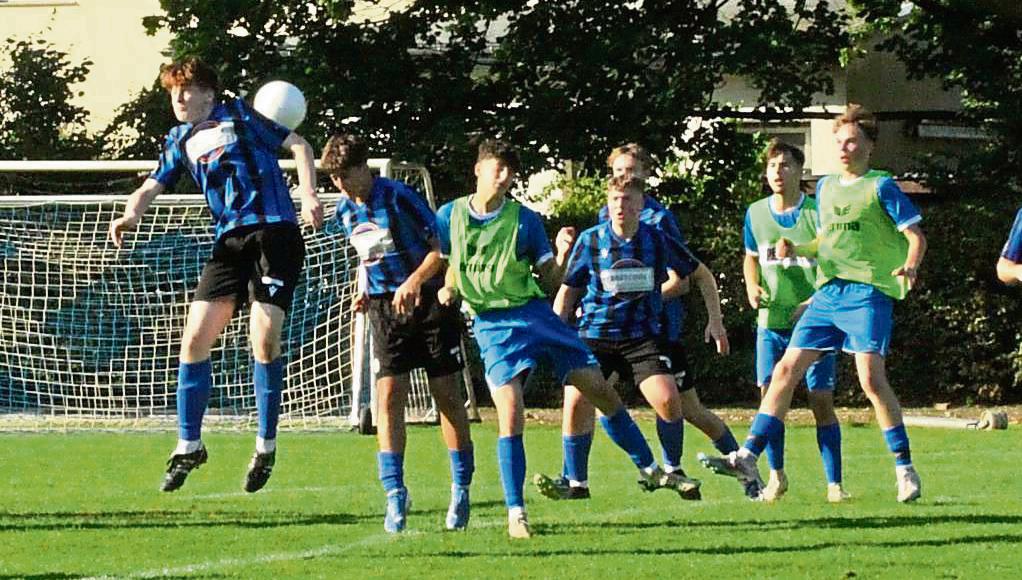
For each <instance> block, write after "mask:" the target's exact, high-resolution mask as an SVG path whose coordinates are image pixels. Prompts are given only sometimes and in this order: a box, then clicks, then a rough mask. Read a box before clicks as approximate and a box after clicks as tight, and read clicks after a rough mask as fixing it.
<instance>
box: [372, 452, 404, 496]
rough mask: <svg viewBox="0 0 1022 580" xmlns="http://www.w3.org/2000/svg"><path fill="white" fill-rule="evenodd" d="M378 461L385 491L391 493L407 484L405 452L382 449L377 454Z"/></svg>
mask: <svg viewBox="0 0 1022 580" xmlns="http://www.w3.org/2000/svg"><path fill="white" fill-rule="evenodd" d="M376 462H377V463H378V464H379V466H380V481H381V482H382V483H383V491H385V492H387V493H390V492H392V491H394V490H395V489H401V488H402V487H404V486H405V456H404V453H394V452H393V451H380V452H379V453H378V454H376Z"/></svg>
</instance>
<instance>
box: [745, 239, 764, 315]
mask: <svg viewBox="0 0 1022 580" xmlns="http://www.w3.org/2000/svg"><path fill="white" fill-rule="evenodd" d="M742 273H743V274H744V275H745V296H746V297H747V298H748V299H749V306H752V307H753V308H756V309H759V308H760V307H761V306H763V298H764V297H765V295H766V290H764V289H763V287H762V286H760V285H759V258H758V257H756V256H753V255H752V254H748V253H747V254H745V259H744V260H743V261H742Z"/></svg>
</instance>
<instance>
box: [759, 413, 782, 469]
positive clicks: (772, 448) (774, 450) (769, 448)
mask: <svg viewBox="0 0 1022 580" xmlns="http://www.w3.org/2000/svg"><path fill="white" fill-rule="evenodd" d="M763 451H764V452H766V456H767V463H768V464H769V465H770V469H771V470H773V471H784V423H781V428H780V430H779V431H777V433H775V434H774V436H773V438H771V439H767V444H766V447H764V448H763Z"/></svg>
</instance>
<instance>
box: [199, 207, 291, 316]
mask: <svg viewBox="0 0 1022 580" xmlns="http://www.w3.org/2000/svg"><path fill="white" fill-rule="evenodd" d="M304 265H305V241H304V240H303V239H302V232H301V230H299V229H298V226H297V225H295V224H293V223H290V222H286V223H276V224H255V225H250V226H242V227H240V228H235V229H233V230H230V231H229V232H227V233H226V234H224V235H223V236H222V237H221V238H220V239H219V240H217V242H216V245H214V246H213V256H212V257H211V258H210V259H209V262H207V263H206V266H205V267H204V268H203V269H202V275H201V276H199V286H198V288H196V289H195V300H197V301H212V300H215V299H217V298H223V297H225V296H233V297H234V299H235V304H236V305H237V306H242V305H244V304H245V303H246V302H248V301H252V302H263V303H266V304H273V305H274V306H278V307H280V308H281V309H282V310H284V311H285V312H287V310H288V309H289V308H291V299H292V298H293V297H294V295H295V286H296V285H297V284H298V278H299V276H300V275H301V273H302V267H303V266H304Z"/></svg>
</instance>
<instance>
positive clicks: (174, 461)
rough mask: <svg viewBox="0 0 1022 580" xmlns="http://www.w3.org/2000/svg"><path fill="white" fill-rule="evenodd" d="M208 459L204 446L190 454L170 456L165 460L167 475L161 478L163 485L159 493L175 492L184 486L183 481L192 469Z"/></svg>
mask: <svg viewBox="0 0 1022 580" xmlns="http://www.w3.org/2000/svg"><path fill="white" fill-rule="evenodd" d="M207 459H209V454H208V453H206V446H205V445H203V446H201V447H199V448H198V449H196V450H195V451H192V452H191V453H178V454H174V455H171V456H170V459H168V460H167V465H168V466H169V467H167V474H166V475H164V476H163V484H162V485H160V491H176V490H177V489H178V488H180V487H181V486H182V485H184V484H185V479H186V478H187V477H188V474H189V473H191V471H192V470H193V469H198V468H199V466H200V465H202V464H203V463H205V462H206V460H207Z"/></svg>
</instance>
